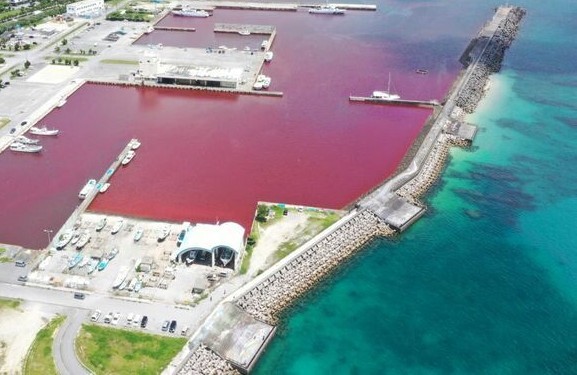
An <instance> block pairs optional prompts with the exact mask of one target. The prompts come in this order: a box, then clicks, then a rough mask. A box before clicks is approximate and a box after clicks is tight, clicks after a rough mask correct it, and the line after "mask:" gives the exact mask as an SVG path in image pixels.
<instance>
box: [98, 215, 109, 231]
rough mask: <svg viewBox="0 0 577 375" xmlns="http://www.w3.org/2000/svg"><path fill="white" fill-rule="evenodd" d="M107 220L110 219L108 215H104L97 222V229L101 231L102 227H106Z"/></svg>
mask: <svg viewBox="0 0 577 375" xmlns="http://www.w3.org/2000/svg"><path fill="white" fill-rule="evenodd" d="M107 221H108V219H107V218H106V217H103V218H102V219H100V220H99V221H98V223H96V231H97V232H100V231H101V230H102V229H104V227H105V226H106V222H107Z"/></svg>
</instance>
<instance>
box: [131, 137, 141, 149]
mask: <svg viewBox="0 0 577 375" xmlns="http://www.w3.org/2000/svg"><path fill="white" fill-rule="evenodd" d="M140 144H141V143H140V141H139V140H138V139H136V138H135V139H133V140H132V141H130V149H131V150H137V149H138V148H139V147H140Z"/></svg>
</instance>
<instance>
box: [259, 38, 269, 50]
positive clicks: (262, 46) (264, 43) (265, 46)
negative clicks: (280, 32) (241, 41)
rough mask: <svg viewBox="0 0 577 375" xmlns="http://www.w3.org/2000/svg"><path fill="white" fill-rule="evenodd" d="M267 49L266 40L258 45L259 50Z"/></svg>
mask: <svg viewBox="0 0 577 375" xmlns="http://www.w3.org/2000/svg"><path fill="white" fill-rule="evenodd" d="M267 48H268V40H263V41H262V43H261V44H260V49H267Z"/></svg>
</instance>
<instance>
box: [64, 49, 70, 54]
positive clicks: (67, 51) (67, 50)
mask: <svg viewBox="0 0 577 375" xmlns="http://www.w3.org/2000/svg"><path fill="white" fill-rule="evenodd" d="M70 52H72V50H71V49H70V48H66V51H64V53H66V54H67V55H70Z"/></svg>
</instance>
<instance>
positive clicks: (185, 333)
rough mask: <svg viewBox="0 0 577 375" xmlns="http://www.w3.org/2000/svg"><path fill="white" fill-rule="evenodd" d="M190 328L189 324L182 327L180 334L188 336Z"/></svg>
mask: <svg viewBox="0 0 577 375" xmlns="http://www.w3.org/2000/svg"><path fill="white" fill-rule="evenodd" d="M188 330H189V328H188V326H186V327H184V328H183V329H182V331H180V335H181V336H186V335H188Z"/></svg>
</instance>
